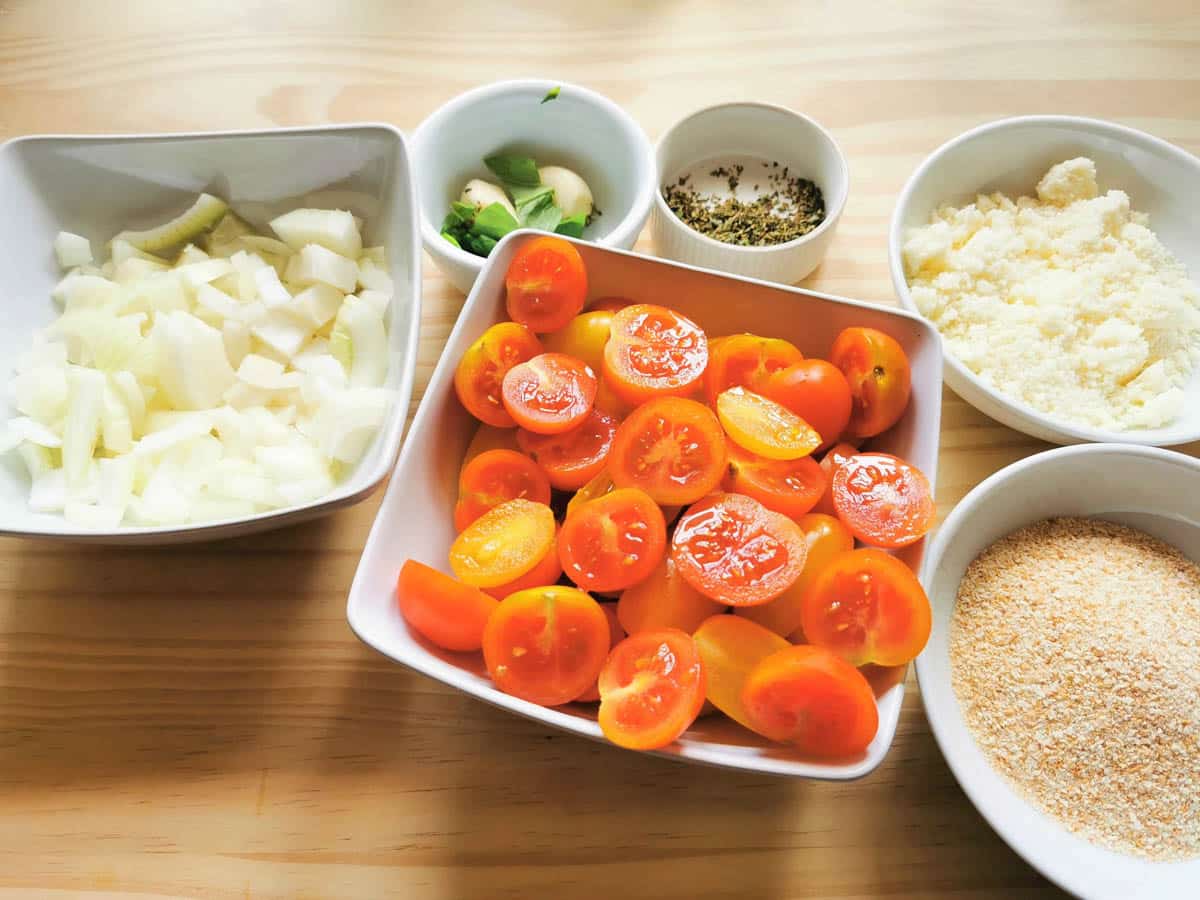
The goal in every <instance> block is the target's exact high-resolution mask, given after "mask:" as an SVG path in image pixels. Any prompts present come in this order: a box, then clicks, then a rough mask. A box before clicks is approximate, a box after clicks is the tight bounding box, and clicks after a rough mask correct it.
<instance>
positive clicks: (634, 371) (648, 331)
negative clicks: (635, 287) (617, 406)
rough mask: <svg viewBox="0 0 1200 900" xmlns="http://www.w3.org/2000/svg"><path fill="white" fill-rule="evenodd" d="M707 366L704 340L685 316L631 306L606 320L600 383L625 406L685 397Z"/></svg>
mask: <svg viewBox="0 0 1200 900" xmlns="http://www.w3.org/2000/svg"><path fill="white" fill-rule="evenodd" d="M707 364H708V340H707V338H705V336H704V332H703V331H701V329H700V326H699V325H697V324H696V323H695V322H693V321H692V320H691V319H689V318H687V317H686V316H683V315H680V314H679V313H677V312H675V311H673V310H670V309H667V308H666V307H665V306H654V305H653V304H650V303H635V304H634V305H633V306H627V307H625V308H624V309H622V310H620V311H619V312H617V313H616V314H615V315H614V316H613V318H612V325H611V326H610V335H609V339H608V343H607V344H605V345H604V371H603V375H604V380H605V381H606V382H607V383H608V386H609V387H610V388H611V389H612V391H613V393H614V394H616V396H617V397H618V398H619V399H620V400H623V401H624V402H626V403H629V404H631V405H632V404H637V403H641V402H642V401H644V400H649V399H651V398H652V397H664V396H674V397H685V396H687V395H688V394H690V393H692V391H694V390H695V389H696V386H697V385H698V384H699V383H700V377H701V376H702V375H703V374H704V368H705V366H706V365H707Z"/></svg>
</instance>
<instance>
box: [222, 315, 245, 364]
mask: <svg viewBox="0 0 1200 900" xmlns="http://www.w3.org/2000/svg"><path fill="white" fill-rule="evenodd" d="M221 340H222V341H223V342H224V344H225V356H227V357H228V358H229V364H230V365H232V366H240V365H241V364H242V360H243V359H245V358H246V354H247V353H249V352H250V327H249V326H248V325H247V324H246V323H245V322H240V321H237V320H235V319H226V320H225V321H224V322H222V323H221Z"/></svg>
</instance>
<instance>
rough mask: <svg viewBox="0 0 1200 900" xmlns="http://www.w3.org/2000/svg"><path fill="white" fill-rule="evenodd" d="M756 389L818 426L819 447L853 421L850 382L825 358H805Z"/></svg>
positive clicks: (816, 427) (835, 436) (834, 438)
mask: <svg viewBox="0 0 1200 900" xmlns="http://www.w3.org/2000/svg"><path fill="white" fill-rule="evenodd" d="M757 390H758V393H760V394H762V395H763V396H764V397H766V398H767V399H768V400H774V401H775V402H776V403H778V404H780V405H782V406H785V407H787V408H788V409H790V410H791V411H792V412H794V413H795V414H796V415H798V416H799V417H800V418H802V419H803V420H804V421H805V422H807V423H808V424H809V425H811V426H812V427H813V428H814V429H816V432H817V434H819V435H820V436H821V447H819V448H817V449H818V450H820V449H822V448H825V447H829V446H832V444H833V443H834V442H835V441H836V440H837V439H838V438H839V437H841V434H842V432H843V431H845V430H846V425H847V423H849V421H850V410H851V407H852V406H853V399H852V398H851V396H850V385H849V384H848V383H847V382H846V376H845V375H843V374H842V370H841V369H839V368H838V367H837V366H835V365H833V363H829V362H826V361H825V360H823V359H806V360H804V361H803V362H799V363H796V364H795V365H793V366H788V367H787V368H786V369H783V370H781V371H778V372H775V373H774V374H773V375H771V376H770V377H769V378H768V379H767V380H766V381H765V382H764V383H763V385H762V387H761V388H758V389H757Z"/></svg>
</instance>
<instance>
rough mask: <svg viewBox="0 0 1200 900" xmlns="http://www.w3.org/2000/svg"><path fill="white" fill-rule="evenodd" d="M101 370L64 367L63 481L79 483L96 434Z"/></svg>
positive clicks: (102, 383)
mask: <svg viewBox="0 0 1200 900" xmlns="http://www.w3.org/2000/svg"><path fill="white" fill-rule="evenodd" d="M107 383H108V379H107V378H105V377H104V373H103V372H97V371H96V370H95V369H84V368H81V367H79V366H72V367H71V368H70V369H68V370H67V386H68V401H67V420H66V424H65V425H64V427H63V438H62V441H63V442H62V451H63V469H64V471H65V472H66V478H67V483H68V484H71V485H76V484H80V483H82V482H83V480H84V478H85V477H86V475H87V469H88V464H89V463H90V462H91V461H92V454H93V453H94V452H95V450H96V441H97V439H98V438H99V437H100V416H101V413H102V411H103V409H104V387H105V385H106V384H107Z"/></svg>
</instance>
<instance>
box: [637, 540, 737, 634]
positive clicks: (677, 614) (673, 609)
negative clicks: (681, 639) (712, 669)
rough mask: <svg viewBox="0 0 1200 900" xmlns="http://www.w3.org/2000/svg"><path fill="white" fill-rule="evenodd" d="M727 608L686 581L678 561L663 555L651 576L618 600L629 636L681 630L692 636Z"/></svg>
mask: <svg viewBox="0 0 1200 900" xmlns="http://www.w3.org/2000/svg"><path fill="white" fill-rule="evenodd" d="M723 608H724V607H722V605H721V604H720V603H718V602H717V601H716V600H710V599H709V598H708V597H705V596H704V595H703V594H701V593H700V592H699V591H698V590H696V589H695V588H694V587H692V586H691V585H690V584H688V583H687V581H685V580H684V579H683V577H682V576H681V575H680V574H679V572H678V570H677V569H676V568H675V561H674V560H672V559H671V557H670V556H667V555H664V556H663V558H662V560H661V561H660V562H659V564H658V566H657V567H656V568H655V570H654V571H653V572H652V573H651V574H650V577H648V578H646V579H644V580H642V581H639V582H638V583H637V584H635V585H633V586H632V587H630V588H628V589H626V590H625V591H624V592H623V593H622V594H621V599H619V600H618V601H617V617H618V618H619V619H620V620H621V627H622V628H624V629H625V630H626V631H627V632H629V634H638V633H640V632H642V631H656V630H658V629H659V628H678V629H679V630H680V631H686V632H688V633H689V634H690V633H691V632H693V631H695V630H696V629H697V628H699V627H700V623H701V622H703V621H704V620H705V619H707V618H708V617H709V616H714V615H716V614H717V613H719V612H721V610H722V609H723Z"/></svg>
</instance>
